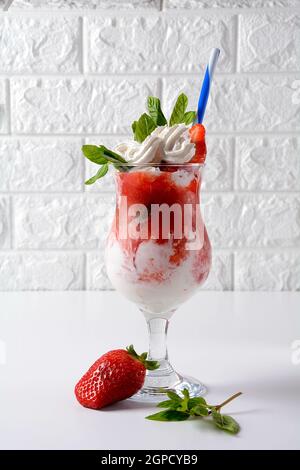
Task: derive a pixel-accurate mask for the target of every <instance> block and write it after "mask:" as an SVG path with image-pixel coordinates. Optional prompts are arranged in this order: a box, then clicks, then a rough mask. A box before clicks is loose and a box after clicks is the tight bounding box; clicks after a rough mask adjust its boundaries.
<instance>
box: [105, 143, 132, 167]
mask: <svg viewBox="0 0 300 470" xmlns="http://www.w3.org/2000/svg"><path fill="white" fill-rule="evenodd" d="M99 149H100V150H101V151H102V153H103V155H104V156H105V157H106V159H107V160H111V161H117V162H122V163H127V162H126V160H125V159H124V158H123V157H121V155H119V154H118V153H116V152H113V151H112V150H109V149H108V148H107V147H105V146H104V145H99Z"/></svg>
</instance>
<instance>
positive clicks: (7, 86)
mask: <svg viewBox="0 0 300 470" xmlns="http://www.w3.org/2000/svg"><path fill="white" fill-rule="evenodd" d="M5 91H6V108H7V132H8V134H9V135H11V93H10V81H9V79H6V82H5Z"/></svg>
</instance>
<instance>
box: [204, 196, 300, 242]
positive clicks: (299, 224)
mask: <svg viewBox="0 0 300 470" xmlns="http://www.w3.org/2000/svg"><path fill="white" fill-rule="evenodd" d="M203 214H204V220H206V223H207V228H208V232H209V235H210V238H211V242H212V245H213V246H215V247H216V248H228V247H272V246H273V247H285V246H289V247H293V246H295V247H299V248H300V195H297V196H292V195H291V196H286V195H284V196H280V195H275V194H274V195H255V194H251V195H233V194H230V195H203Z"/></svg>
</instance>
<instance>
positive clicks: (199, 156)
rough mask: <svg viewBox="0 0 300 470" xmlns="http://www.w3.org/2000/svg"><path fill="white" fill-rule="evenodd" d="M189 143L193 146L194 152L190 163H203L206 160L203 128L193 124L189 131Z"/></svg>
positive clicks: (200, 125)
mask: <svg viewBox="0 0 300 470" xmlns="http://www.w3.org/2000/svg"><path fill="white" fill-rule="evenodd" d="M189 133H190V138H191V142H192V143H193V144H195V147H196V152H195V156H194V158H193V159H192V160H191V163H204V162H205V158H206V144H205V127H204V126H203V125H202V124H195V125H194V126H193V127H191V128H190V130H189Z"/></svg>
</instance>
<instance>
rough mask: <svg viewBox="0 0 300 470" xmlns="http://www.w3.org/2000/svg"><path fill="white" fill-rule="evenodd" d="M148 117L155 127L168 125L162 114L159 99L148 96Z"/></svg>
mask: <svg viewBox="0 0 300 470" xmlns="http://www.w3.org/2000/svg"><path fill="white" fill-rule="evenodd" d="M147 106H148V111H149V114H150V117H151V118H152V120H153V121H154V124H155V125H156V126H165V125H166V124H168V122H167V120H166V118H165V116H164V113H163V112H162V110H161V105H160V99H159V98H156V97H155V96H149V97H148V100H147Z"/></svg>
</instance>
